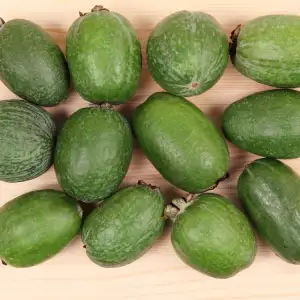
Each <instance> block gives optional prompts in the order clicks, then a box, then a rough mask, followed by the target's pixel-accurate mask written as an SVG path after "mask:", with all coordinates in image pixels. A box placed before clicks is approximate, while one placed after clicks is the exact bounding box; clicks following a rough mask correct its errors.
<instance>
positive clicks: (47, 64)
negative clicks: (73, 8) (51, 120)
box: [0, 19, 70, 106]
mask: <svg viewBox="0 0 300 300" xmlns="http://www.w3.org/2000/svg"><path fill="white" fill-rule="evenodd" d="M0 78H1V80H2V82H3V83H4V84H5V85H6V86H7V87H8V88H9V89H10V90H11V91H12V92H14V93H15V94H16V95H18V96H19V97H21V98H23V99H25V100H27V101H29V102H32V103H34V104H37V105H41V106H54V105H57V104H58V103H60V102H61V101H62V100H64V99H66V98H67V97H68V94H69V86H70V74H69V70H68V66H67V62H66V60H65V57H64V54H63V53H62V51H61V49H60V48H59V46H58V45H57V44H56V43H55V41H54V39H53V38H52V37H51V36H50V34H49V33H48V32H46V31H45V30H44V29H43V28H42V27H40V26H39V25H37V24H35V23H33V22H31V21H28V20H23V19H14V20H10V21H8V22H6V23H5V22H4V21H3V20H2V19H1V20H0Z"/></svg>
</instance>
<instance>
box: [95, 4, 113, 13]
mask: <svg viewBox="0 0 300 300" xmlns="http://www.w3.org/2000/svg"><path fill="white" fill-rule="evenodd" d="M101 10H106V11H109V10H108V9H106V8H104V7H103V6H102V5H95V6H94V8H93V9H92V10H91V12H97V11H101Z"/></svg>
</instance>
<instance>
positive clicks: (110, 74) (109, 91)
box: [67, 5, 142, 104]
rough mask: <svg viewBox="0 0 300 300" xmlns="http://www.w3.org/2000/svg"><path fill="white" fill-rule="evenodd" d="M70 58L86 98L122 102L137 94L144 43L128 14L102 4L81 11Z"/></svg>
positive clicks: (76, 82) (78, 86) (73, 30)
mask: <svg viewBox="0 0 300 300" xmlns="http://www.w3.org/2000/svg"><path fill="white" fill-rule="evenodd" d="M67 60H68V64H69V67H70V71H71V75H72V79H73V82H74V86H75V89H76V90H77V92H78V93H79V94H80V95H81V96H82V97H83V98H84V99H85V100H87V101H89V102H93V103H101V102H108V103H110V104H121V103H124V102H126V101H127V100H129V99H130V98H131V97H132V96H133V95H134V94H135V91H136V89H137V85H138V82H139V78H140V73H141V68H142V54H141V45H140V42H139V39H138V36H137V33H136V31H135V29H134V28H133V26H132V25H131V24H130V22H129V21H128V20H127V19H126V18H125V17H124V16H122V15H120V14H118V13H115V12H112V11H109V10H107V9H105V8H103V7H102V6H99V5H97V6H95V7H94V8H93V9H92V11H91V12H90V13H86V14H82V13H80V17H79V18H78V19H77V20H76V21H75V22H74V23H73V24H72V26H71V28H70V29H69V32H68V35H67Z"/></svg>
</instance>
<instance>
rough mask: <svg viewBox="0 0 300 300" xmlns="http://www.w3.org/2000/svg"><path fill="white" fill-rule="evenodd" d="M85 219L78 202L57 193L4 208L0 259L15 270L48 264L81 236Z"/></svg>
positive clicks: (20, 199) (23, 199)
mask: <svg viewBox="0 0 300 300" xmlns="http://www.w3.org/2000/svg"><path fill="white" fill-rule="evenodd" d="M81 216H82V211H81V208H80V207H79V205H78V204H77V203H76V201H75V200H73V199H72V198H70V197H68V196H67V195H65V194H63V193H62V192H59V191H55V190H41V191H33V192H29V193H27V194H24V195H22V196H19V197H17V198H15V199H13V200H11V201H10V202H8V203H6V204H5V205H4V206H2V207H1V208H0V258H1V259H2V260H3V261H4V262H5V263H6V264H9V265H11V266H14V267H30V266H34V265H37V264H39V263H41V262H43V261H45V260H47V259H48V258H50V257H52V256H54V255H55V254H57V253H58V252H59V251H60V250H62V249H63V248H64V247H65V246H66V245H67V244H68V243H69V242H70V241H71V240H72V239H73V238H74V237H75V236H76V235H77V233H78V232H79V230H80V226H81Z"/></svg>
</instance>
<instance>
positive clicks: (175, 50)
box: [147, 11, 229, 96]
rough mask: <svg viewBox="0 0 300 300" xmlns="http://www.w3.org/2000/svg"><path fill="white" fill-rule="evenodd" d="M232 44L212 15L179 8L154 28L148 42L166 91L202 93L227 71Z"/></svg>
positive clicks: (156, 73) (152, 67)
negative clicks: (229, 45)
mask: <svg viewBox="0 0 300 300" xmlns="http://www.w3.org/2000/svg"><path fill="white" fill-rule="evenodd" d="M228 48H229V47H228V41H227V37H226V34H225V32H224V31H223V29H222V28H221V25H220V24H219V23H218V22H217V21H216V20H215V19H214V18H213V17H212V16H210V15H208V14H205V13H203V12H199V11H195V12H190V11H179V12H177V13H174V14H172V15H170V16H168V17H167V18H165V19H163V20H162V21H161V22H160V23H159V24H158V25H157V26H156V27H155V28H154V30H153V31H152V33H151V35H150V37H149V40H148V44H147V61H148V68H149V70H150V72H151V74H152V76H153V78H154V80H155V81H156V82H157V83H158V84H159V85H160V86H161V87H162V88H163V89H165V90H166V91H168V92H171V93H173V94H176V95H179V96H194V95H199V94H201V93H203V92H205V91H206V90H208V89H209V88H211V87H212V86H213V85H214V84H215V83H216V82H217V81H218V80H219V78H220V77H221V76H222V74H223V73H224V70H225V68H226V66H227V63H228V54H229V51H228Z"/></svg>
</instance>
